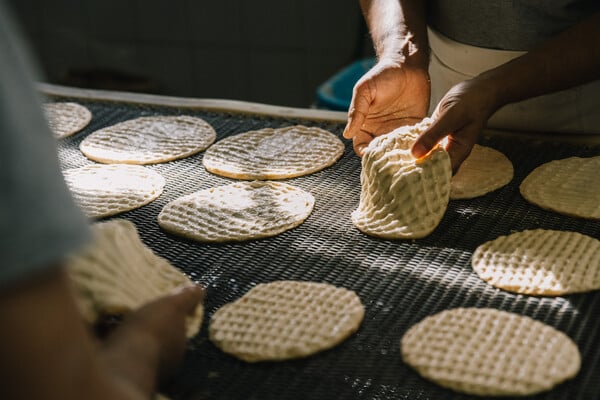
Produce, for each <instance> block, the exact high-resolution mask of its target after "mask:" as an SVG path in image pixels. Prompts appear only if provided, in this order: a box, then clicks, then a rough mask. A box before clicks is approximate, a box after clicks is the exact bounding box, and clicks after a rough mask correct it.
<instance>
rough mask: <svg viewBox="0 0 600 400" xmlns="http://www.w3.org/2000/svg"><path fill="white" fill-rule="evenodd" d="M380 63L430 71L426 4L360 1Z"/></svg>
mask: <svg viewBox="0 0 600 400" xmlns="http://www.w3.org/2000/svg"><path fill="white" fill-rule="evenodd" d="M360 5H361V8H362V11H363V15H364V17H365V20H366V22H367V26H368V27H369V31H370V32H371V38H372V40H373V44H374V46H375V52H376V54H377V57H378V58H379V59H383V58H386V59H390V60H393V61H394V62H397V63H398V64H405V63H409V64H413V65H414V66H416V67H420V68H425V69H426V68H427V65H428V63H429V51H428V44H427V24H426V16H425V1H422V0H360Z"/></svg>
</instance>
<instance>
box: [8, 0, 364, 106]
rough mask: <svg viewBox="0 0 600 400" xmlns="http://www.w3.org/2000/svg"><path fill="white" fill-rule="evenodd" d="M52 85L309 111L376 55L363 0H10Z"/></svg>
mask: <svg viewBox="0 0 600 400" xmlns="http://www.w3.org/2000/svg"><path fill="white" fill-rule="evenodd" d="M9 3H10V4H11V5H12V6H13V9H14V11H15V14H16V15H17V17H19V19H20V21H21V23H22V26H23V28H24V30H25V33H26V34H27V36H28V38H29V39H30V42H31V44H32V46H33V48H34V51H35V52H36V55H37V57H38V60H39V61H40V63H41V65H42V68H43V70H44V72H45V74H46V80H47V81H48V82H52V83H59V84H66V85H71V86H78V87H94V88H103V89H113V90H128V91H142V92H150V93H157V94H166V95H174V96H190V97H204V98H228V99H236V100H246V101H256V102H262V103H269V104H279V105H287V106H297V107H308V106H310V105H311V104H312V103H313V102H314V97H315V96H314V95H315V91H316V87H317V86H318V85H319V84H320V83H322V82H324V81H325V80H327V79H328V78H329V77H331V76H332V75H333V74H335V73H336V72H337V71H338V70H340V69H342V68H344V67H345V66H347V65H349V64H350V63H351V62H352V61H353V60H355V59H358V58H362V57H365V56H368V55H370V54H371V52H372V49H371V44H370V41H369V38H368V34H367V32H366V30H365V27H364V23H363V21H362V16H361V14H360V9H359V6H358V1H357V0H356V1H355V0H321V1H319V0H252V1H251V0H217V1H208V0H170V1H167V0H10V1H9Z"/></svg>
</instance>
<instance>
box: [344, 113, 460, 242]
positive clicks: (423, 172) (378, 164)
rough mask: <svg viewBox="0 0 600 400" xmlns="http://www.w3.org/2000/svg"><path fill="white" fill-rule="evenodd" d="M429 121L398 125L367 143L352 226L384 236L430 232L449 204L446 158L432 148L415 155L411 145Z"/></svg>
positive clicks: (447, 163) (443, 153)
mask: <svg viewBox="0 0 600 400" xmlns="http://www.w3.org/2000/svg"><path fill="white" fill-rule="evenodd" d="M429 124H430V120H428V119H426V120H423V122H421V123H419V124H417V125H414V126H407V127H401V128H399V129H396V130H395V131H393V132H390V133H389V134H387V135H383V136H379V137H377V138H375V139H374V140H372V141H371V143H370V144H369V146H368V147H367V149H366V150H365V153H364V155H363V158H362V171H361V176H360V181H361V193H360V203H359V205H358V208H357V209H356V210H355V211H354V212H353V213H352V222H353V223H354V225H355V226H356V227H357V228H358V229H360V230H361V231H362V232H365V233H367V234H369V235H373V236H379V237H382V238H386V239H409V238H412V239H416V238H422V237H425V236H427V235H429V234H430V233H431V232H432V231H433V230H434V229H435V228H436V227H437V225H438V224H439V222H440V220H441V219H442V217H443V216H444V213H445V212H446V208H447V207H448V200H449V196H450V180H451V178H452V169H451V166H450V157H449V156H448V153H447V152H446V151H445V150H444V149H442V148H441V147H439V146H438V147H436V148H435V149H434V150H432V151H431V152H430V153H429V154H428V155H426V156H425V157H423V158H420V159H418V160H417V159H415V158H414V157H413V156H412V154H411V152H410V149H411V147H412V144H413V143H414V142H415V140H416V139H417V137H418V136H419V134H420V133H421V132H423V131H424V130H425V129H426V128H427V127H428V126H429Z"/></svg>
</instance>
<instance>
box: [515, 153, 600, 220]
mask: <svg viewBox="0 0 600 400" xmlns="http://www.w3.org/2000/svg"><path fill="white" fill-rule="evenodd" d="M520 190H521V194H522V195H523V197H524V198H525V200H527V201H528V202H530V203H532V204H535V205H537V206H539V207H541V208H544V209H547V210H551V211H555V212H557V213H560V214H564V215H569V216H573V217H581V218H589V219H600V156H596V157H589V158H580V157H569V158H565V159H562V160H554V161H550V162H549V163H546V164H543V165H540V166H539V167H537V168H536V169H534V170H533V171H532V172H531V173H530V174H529V175H528V176H527V177H526V178H525V179H524V180H523V182H522V183H521V186H520Z"/></svg>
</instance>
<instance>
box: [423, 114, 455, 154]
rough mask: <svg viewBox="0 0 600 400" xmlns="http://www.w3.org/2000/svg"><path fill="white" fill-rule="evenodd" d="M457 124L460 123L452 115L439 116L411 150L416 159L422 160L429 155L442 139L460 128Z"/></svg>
mask: <svg viewBox="0 0 600 400" xmlns="http://www.w3.org/2000/svg"><path fill="white" fill-rule="evenodd" d="M438 115H439V114H438ZM457 124H458V121H457V120H456V119H455V118H454V117H453V114H452V113H444V114H441V115H439V117H438V118H437V119H435V120H434V121H433V123H432V124H431V126H430V127H429V128H428V129H427V130H425V132H423V133H422V134H421V135H420V136H419V137H418V138H417V140H416V141H415V143H414V144H413V146H412V149H411V152H412V155H413V156H414V157H415V158H421V157H423V156H424V155H426V154H427V153H429V152H430V151H431V149H433V148H434V147H435V146H436V145H437V144H438V143H439V142H440V141H441V140H442V139H444V138H445V137H446V136H448V135H449V134H451V133H452V132H454V131H456V130H458V129H459V128H460V126H457Z"/></svg>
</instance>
